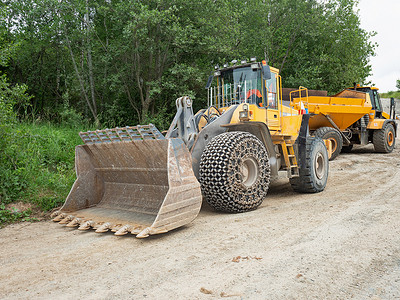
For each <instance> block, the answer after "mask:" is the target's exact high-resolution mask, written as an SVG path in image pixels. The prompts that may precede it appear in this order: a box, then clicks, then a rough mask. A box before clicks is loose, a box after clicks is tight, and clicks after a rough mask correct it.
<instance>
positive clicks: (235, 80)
mask: <svg viewBox="0 0 400 300" xmlns="http://www.w3.org/2000/svg"><path fill="white" fill-rule="evenodd" d="M233 63H234V64H236V61H233ZM278 73H279V71H278V70H277V69H275V68H271V67H269V66H268V65H267V63H266V62H265V61H262V62H261V63H259V62H252V63H247V62H244V61H242V64H241V65H234V66H232V67H227V65H225V66H224V68H221V69H220V68H218V67H216V71H215V72H214V76H210V78H209V80H208V83H207V86H206V88H207V89H208V106H216V107H217V108H223V107H229V106H231V105H235V104H241V103H249V104H256V105H257V106H259V107H262V108H266V109H278V88H277V87H278V86H279V85H278V80H279V75H278ZM213 77H215V79H216V80H213Z"/></svg>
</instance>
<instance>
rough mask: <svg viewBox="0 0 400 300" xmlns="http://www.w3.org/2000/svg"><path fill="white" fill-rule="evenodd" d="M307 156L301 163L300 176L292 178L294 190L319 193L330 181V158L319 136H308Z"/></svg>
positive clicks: (291, 182)
mask: <svg viewBox="0 0 400 300" xmlns="http://www.w3.org/2000/svg"><path fill="white" fill-rule="evenodd" d="M304 150H305V155H304V156H305V157H304V159H303V161H302V162H299V163H300V170H299V177H293V178H290V184H291V185H292V188H293V190H295V191H296V192H300V193H318V192H322V191H323V190H324V189H325V186H326V182H327V181H328V171H329V160H328V151H327V150H326V146H325V143H324V142H323V140H322V139H321V138H319V137H308V138H307V140H306V145H305V149H304Z"/></svg>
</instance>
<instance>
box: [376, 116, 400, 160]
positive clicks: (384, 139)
mask: <svg viewBox="0 0 400 300" xmlns="http://www.w3.org/2000/svg"><path fill="white" fill-rule="evenodd" d="M395 136H396V135H395V132H394V127H393V125H392V124H390V123H386V125H384V126H383V128H382V129H379V130H375V131H374V135H373V137H372V142H373V144H374V148H375V151H376V152H381V153H390V152H392V151H393V149H394V145H395V142H396V138H395Z"/></svg>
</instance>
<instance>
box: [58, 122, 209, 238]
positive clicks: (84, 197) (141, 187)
mask: <svg viewBox="0 0 400 300" xmlns="http://www.w3.org/2000/svg"><path fill="white" fill-rule="evenodd" d="M154 128H155V127H154ZM154 128H153V129H154ZM139 129H141V128H139ZM129 130H131V131H130V132H129ZM155 130H156V134H155V132H150V133H148V132H147V133H145V134H137V132H138V127H129V128H128V127H126V128H123V129H121V128H116V129H108V133H107V132H106V134H104V132H105V131H94V132H88V133H81V137H82V139H83V140H84V141H85V143H86V145H80V146H77V147H76V150H75V151H76V153H75V167H76V173H77V179H76V181H75V183H74V185H73V187H72V189H71V191H70V193H69V195H68V197H67V199H66V201H65V203H64V205H63V206H62V208H61V210H60V211H58V212H56V213H55V215H56V217H55V219H54V221H59V222H60V223H62V224H67V226H69V227H74V226H79V229H81V230H85V229H89V228H94V229H96V232H105V231H108V230H111V231H114V232H115V234H116V235H123V234H127V233H132V234H136V237H138V238H143V237H147V236H149V235H151V234H158V233H163V232H167V231H169V230H172V229H174V228H177V227H180V226H183V225H185V224H187V223H189V222H191V221H192V220H193V219H194V218H195V217H196V216H197V215H198V213H199V210H200V207H201V202H202V198H201V190H200V184H199V183H198V181H197V179H196V177H195V176H194V173H193V170H192V163H191V155H190V153H189V151H188V149H187V148H186V146H185V144H184V142H183V141H182V140H181V139H165V138H164V137H163V136H162V135H161V134H160V133H159V132H158V130H157V129H155ZM139 131H140V130H139ZM153 131H154V130H153Z"/></svg>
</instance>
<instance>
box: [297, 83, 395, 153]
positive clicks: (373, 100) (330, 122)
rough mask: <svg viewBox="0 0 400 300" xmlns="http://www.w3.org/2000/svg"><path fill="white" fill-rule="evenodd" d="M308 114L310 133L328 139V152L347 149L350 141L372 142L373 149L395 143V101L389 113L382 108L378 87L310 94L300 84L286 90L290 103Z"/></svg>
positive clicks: (389, 147)
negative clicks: (294, 88) (302, 107)
mask: <svg viewBox="0 0 400 300" xmlns="http://www.w3.org/2000/svg"><path fill="white" fill-rule="evenodd" d="M301 105H303V106H304V108H305V109H306V110H307V111H308V112H309V113H310V114H311V116H310V122H309V126H310V131H311V133H312V135H314V136H317V137H320V138H322V139H329V140H330V141H331V143H332V155H331V157H330V159H331V160H332V159H334V158H336V157H337V156H338V155H339V154H340V152H349V151H351V149H352V148H353V145H354V144H360V145H366V144H368V143H373V145H374V148H375V151H376V152H381V153H389V152H392V151H393V149H394V146H395V141H396V133H397V124H396V121H395V114H396V113H395V105H394V101H391V104H390V112H389V114H388V113H386V112H384V111H383V109H382V103H381V100H380V98H379V93H378V88H376V87H361V86H359V85H355V86H354V88H349V89H345V90H343V91H341V92H340V93H338V94H336V95H334V96H331V97H327V96H315V95H313V96H310V95H309V94H308V90H307V89H306V88H304V87H300V88H299V89H298V90H293V91H291V92H290V106H291V107H293V108H294V109H301Z"/></svg>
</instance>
